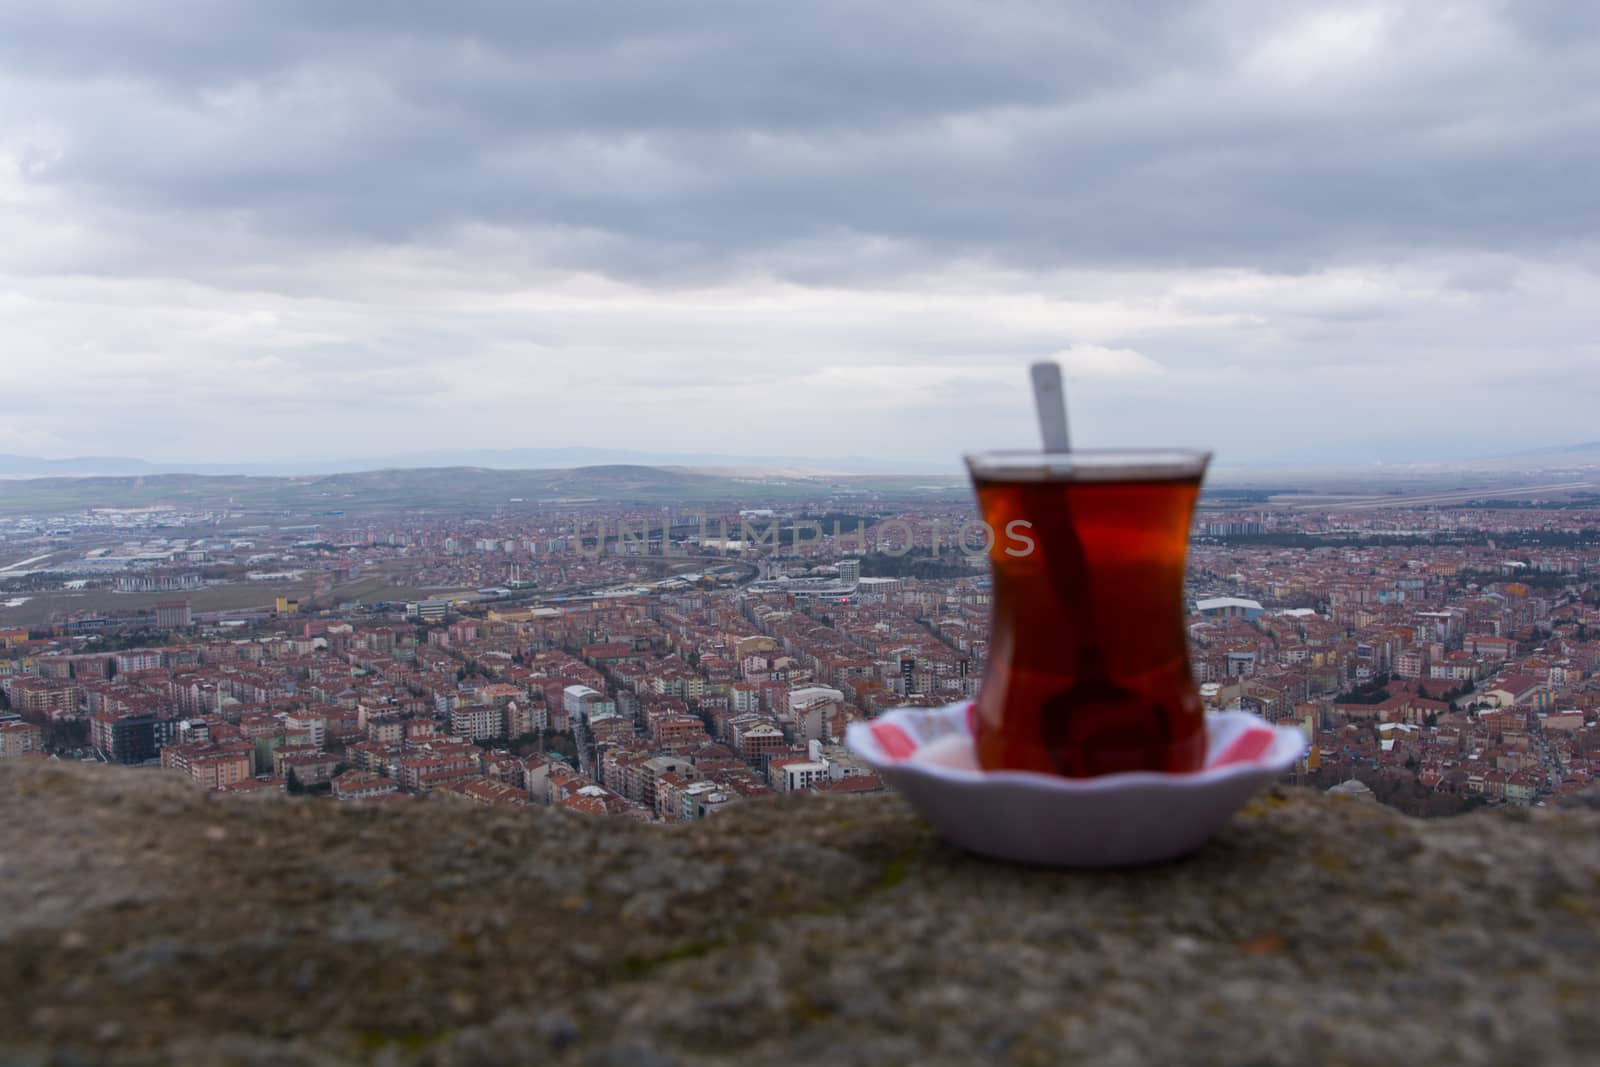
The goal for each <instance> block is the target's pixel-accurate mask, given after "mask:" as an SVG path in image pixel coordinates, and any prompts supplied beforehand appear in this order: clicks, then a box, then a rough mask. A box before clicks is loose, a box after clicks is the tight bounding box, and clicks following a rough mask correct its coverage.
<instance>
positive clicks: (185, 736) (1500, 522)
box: [0, 481, 1600, 821]
mask: <svg viewBox="0 0 1600 1067" xmlns="http://www.w3.org/2000/svg"><path fill="white" fill-rule="evenodd" d="M1536 490H1537V491H1529V490H1527V489H1522V490H1519V491H1516V492H1509V493H1504V494H1497V493H1494V492H1490V491H1477V490H1474V491H1473V492H1468V493H1465V494H1462V493H1455V494H1451V493H1446V492H1439V491H1437V488H1435V489H1429V488H1427V487H1425V486H1423V487H1412V488H1410V489H1408V490H1407V491H1406V492H1403V493H1401V492H1398V491H1396V493H1395V494H1392V495H1380V496H1377V497H1372V496H1367V497H1357V496H1354V495H1351V494H1344V495H1342V496H1341V495H1328V494H1324V495H1322V496H1318V495H1315V494H1312V493H1309V492H1306V491H1304V490H1300V491H1283V492H1277V491H1268V490H1262V491H1243V490H1221V491H1218V492H1216V493H1212V494H1208V496H1207V497H1206V498H1205V499H1204V500H1203V502H1202V506H1201V508H1200V510H1199V512H1198V515H1197V518H1196V522H1195V526H1194V529H1193V535H1192V541H1191V546H1190V552H1189V571H1188V589H1187V594H1186V595H1187V597H1188V600H1187V605H1186V606H1187V609H1188V618H1187V626H1188V633H1189V637H1190V641H1191V656H1192V664H1193V669H1194V677H1195V682H1196V684H1197V685H1198V686H1199V687H1200V690H1201V693H1202V695H1203V697H1204V699H1205V702H1206V704H1207V706H1208V707H1211V708H1218V709H1221V708H1242V709H1246V710H1249V711H1253V712H1256V713H1258V714H1260V715H1262V716H1264V717H1266V718H1268V719H1270V720H1273V721H1275V722H1290V723H1294V724H1295V725H1297V726H1299V727H1300V728H1302V729H1303V730H1304V731H1305V732H1306V734H1307V737H1308V739H1309V740H1310V742H1311V746H1310V751H1309V755H1308V757H1307V758H1306V759H1305V760H1304V761H1303V763H1302V765H1301V766H1300V767H1299V768H1297V769H1296V771H1295V772H1294V774H1293V777H1294V778H1295V779H1296V780H1299V781H1302V782H1306V783H1310V784H1313V785H1317V786H1320V787H1323V788H1332V789H1337V790H1340V791H1342V792H1350V793H1356V794H1358V795H1361V796H1370V797H1371V798H1373V799H1375V800H1377V801H1380V802H1383V803H1387V804H1391V805H1393V806H1395V807H1398V808H1401V809H1402V810H1405V811H1408V812H1411V813H1413V814H1422V815H1434V814H1449V813H1453V812H1457V811H1462V810H1466V809H1468V808H1472V807H1476V806H1481V805H1486V804H1520V805H1526V804H1538V803H1542V802H1544V801H1546V800H1547V799H1549V798H1551V797H1553V796H1556V795H1559V794H1563V793H1567V792H1574V791H1578V790H1581V789H1582V788H1583V787H1584V786H1585V785H1586V784H1587V783H1589V782H1590V781H1591V780H1592V779H1593V777H1594V775H1595V773H1596V772H1597V770H1600V727H1597V725H1596V716H1597V714H1600V497H1597V496H1596V495H1595V493H1594V490H1593V488H1592V486H1591V484H1590V483H1586V482H1581V481H1580V482H1559V483H1552V484H1548V485H1541V486H1538V487H1536ZM791 496H792V494H791ZM425 504H426V502H425V501H422V502H420V503H419V504H418V506H417V507H414V508H402V507H394V506H392V505H390V504H387V503H386V504H385V505H384V506H383V507H381V508H377V507H372V508H364V509H359V510H358V509H354V508H351V509H347V510H343V511H332V510H326V509H323V510H300V511H291V510H284V509H277V508H271V507H265V506H260V507H253V508H250V507H246V508H233V507H228V506H215V505H212V504H204V505H193V504H186V503H184V502H183V501H182V500H174V501H172V502H168V503H158V504H150V505H148V506H139V507H124V508H97V507H83V508H73V509H71V510H61V511H51V510H25V509H24V510H17V509H12V510H11V511H9V512H7V513H4V514H0V694H3V698H4V699H3V702H0V720H3V721H0V757H6V758H11V757H19V758H59V759H76V760H89V761H103V762H108V763H117V764H132V765H148V766H150V767H152V768H161V770H153V771H152V772H151V773H166V774H175V775H185V776H188V777H190V778H192V779H194V780H195V781H196V782H199V783H201V784H202V785H204V786H205V787H208V788H211V789H216V790H220V791H225V792H230V793H237V792H249V793H263V794H268V793H279V792H284V791H287V792H291V793H314V794H326V795H328V796H330V797H331V798H332V799H333V800H335V801H341V802H342V801H362V802H377V801H385V802H394V801H399V800H402V799H403V798H405V797H406V796H407V795H408V794H417V793H432V794H438V795H444V796H449V797H454V798H458V799H460V800H462V801H464V802H473V803H480V804H512V805H525V804H538V805H551V806H556V807H563V808H568V809H573V810H577V811H583V812H592V813H611V814H615V815H622V816H627V817H632V818H637V819H646V820H664V821H677V820H692V819H697V818H702V817H704V816H706V815H708V814H710V813H713V812H716V811H718V810H719V809H722V808H724V807H726V806H727V805H729V804H737V803H741V802H743V801H745V800H747V799H749V798H751V797H754V796H760V795H764V794H769V793H790V792H797V791H803V790H811V791H818V792H867V791H875V790H878V789H881V788H882V783H881V782H880V781H879V779H878V778H877V777H876V776H875V775H873V774H872V773H871V770H870V768H868V767H866V766H864V765H862V764H861V763H859V762H858V761H857V760H856V759H854V758H853V757H852V756H851V754H850V753H849V752H848V751H847V750H846V748H845V747H844V746H843V744H842V739H843V735H844V729H845V726H846V724H847V723H848V722H850V721H851V720H853V719H859V718H870V717H872V716H874V715H877V714H879V713H881V712H882V711H884V710H885V709H888V708H891V707H895V706H903V705H939V704H945V703H951V702H956V701H961V700H964V699H967V698H970V697H971V696H972V695H973V694H974V693H975V691H976V688H977V686H978V684H979V681H980V678H981V676H982V673H983V668H984V664H985V658H986V653H987V650H988V648H987V646H988V636H989V634H988V627H989V611H990V603H989V597H990V592H989V578H988V564H987V560H986V557H985V556H984V555H983V554H982V553H981V552H979V551H976V550H975V548H976V547H981V546H975V542H981V540H982V533H981V529H975V520H976V518H977V516H976V513H975V511H974V510H973V507H972V504H971V501H970V496H969V495H968V494H967V493H966V491H965V490H964V489H963V488H952V487H948V486H946V487H938V486H935V487H918V488H917V489H915V490H914V491H913V490H912V489H910V488H906V487H899V488H895V489H893V490H890V489H884V490H873V489H870V488H861V487H859V486H853V487H851V488H848V489H837V490H828V489H825V488H824V489H819V490H818V491H817V492H816V493H815V494H814V495H813V498H812V499H788V500H785V501H784V502H782V503H776V504H775V503H773V502H772V501H771V500H770V498H768V497H767V496H764V495H763V493H762V492H761V491H760V489H759V487H758V486H756V487H752V488H751V490H750V492H749V499H747V500H742V499H737V498H729V499H725V500H715V501H705V500H697V501H695V502H693V504H692V506H691V505H683V506H674V505H672V504H665V505H663V504H661V503H658V502H655V501H652V502H650V503H648V504H642V503H636V502H635V503H629V502H616V501H610V502H608V501H602V500H597V499H582V498H568V499H549V500H534V499H506V500H505V501H504V502H503V503H501V504H499V505H497V506H494V507H490V508H482V509H474V508H466V507H464V508H462V509H461V510H460V511H448V510H429V509H428V508H427V507H426V506H425Z"/></svg>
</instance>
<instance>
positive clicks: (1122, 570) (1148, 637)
mask: <svg viewBox="0 0 1600 1067" xmlns="http://www.w3.org/2000/svg"><path fill="white" fill-rule="evenodd" d="M1210 458H1211V456H1210V453H1208V452H1191V451H1178V450H1173V451H1153V450H1152V451H1144V450H1126V451H1099V450H1089V451H1081V452H1080V451H1074V452H988V453H982V454H979V455H972V456H968V457H967V467H968V469H969V470H970V471H971V473H972V481H973V484H974V486H975V487H976V489H977V494H978V506H979V508H980V509H981V510H982V512H983V518H984V521H985V523H986V524H987V525H988V528H989V530H990V531H991V534H990V536H989V538H988V540H989V559H990V562H991V563H992V565H993V570H994V597H993V600H994V603H993V612H994V625H993V628H992V631H991V635H990V641H989V656H988V662H987V665H986V666H985V668H984V675H983V681H982V684H981V686H980V689H979V693H978V700H977V724H976V730H977V745H978V762H979V763H980V764H981V765H982V766H983V768H984V769H985V770H1030V771H1043V772H1045V773H1048V774H1063V775H1069V776H1072V777H1089V776H1094V775H1101V774H1112V773H1115V772H1119V771H1169V772H1181V771H1194V770H1198V769H1199V768H1200V765H1201V763H1202V761H1203V759H1204V757H1205V748H1206V733H1205V715H1204V712H1203V711H1202V709H1201V705H1200V697H1199V694H1198V693H1197V692H1196V691H1195V684H1194V679H1193V676H1192V674H1191V672H1190V669H1189V649H1188V641H1187V637H1186V634H1185V633H1184V626H1183V619H1184V612H1183V568H1184V553H1185V551H1186V550H1187V548H1188V542H1189V523H1190V520H1191V518H1192V517H1193V514H1194V506H1195V501H1196V499H1197V498H1198V496H1199V494H1200V481H1201V479H1202V477H1204V475H1205V469H1206V464H1207V463H1208V462H1209V461H1210Z"/></svg>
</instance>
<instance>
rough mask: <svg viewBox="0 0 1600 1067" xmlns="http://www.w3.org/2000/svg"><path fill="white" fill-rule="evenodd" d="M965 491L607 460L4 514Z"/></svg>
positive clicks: (9, 501) (369, 476) (211, 477)
mask: <svg viewBox="0 0 1600 1067" xmlns="http://www.w3.org/2000/svg"><path fill="white" fill-rule="evenodd" d="M965 492H967V488H966V480H965V479H964V478H960V477H945V478H940V477H937V476H930V475H917V476H892V477H891V476H883V475H848V476H818V475H804V476H756V475H739V474H730V473H708V472H704V471H694V470H685V469H682V468H676V467H648V466H642V465H637V464H603V465H599V466H593V467H576V468H572V469H569V470H520V471H515V470H513V471H506V470H491V469H488V468H483V467H424V468H420V469H404V470H402V469H390V470H372V471H358V472H353V473H347V474H328V475H307V476H301V477H292V478H291V477H263V476H249V475H215V474H152V475H139V476H121V477H104V476H99V477H85V478H28V479H11V480H0V511H4V512H11V513H16V512H44V513H49V512H69V511H80V510H82V509H84V508H88V507H103V508H138V507H155V506H159V505H170V506H173V507H177V508H180V509H194V510H217V509H221V508H231V509H234V510H260V509H266V510H282V511H292V512H303V513H318V512H327V511H395V510H408V511H430V510H454V511H484V510H490V509H495V508H500V507H505V506H508V505H513V504H516V503H521V504H527V505H536V504H539V503H541V502H544V503H552V502H557V501H566V500H597V501H602V502H606V503H632V502H637V503H642V504H663V505H664V504H686V505H693V504H696V503H709V502H713V501H717V502H728V503H731V502H735V501H737V502H755V501H772V502H784V501H804V500H821V499H824V498H827V497H831V496H835V495H838V494H841V493H851V494H857V495H861V494H872V493H888V494H895V495H916V496H922V497H926V496H928V495H929V494H932V493H941V494H942V493H951V494H960V493H965Z"/></svg>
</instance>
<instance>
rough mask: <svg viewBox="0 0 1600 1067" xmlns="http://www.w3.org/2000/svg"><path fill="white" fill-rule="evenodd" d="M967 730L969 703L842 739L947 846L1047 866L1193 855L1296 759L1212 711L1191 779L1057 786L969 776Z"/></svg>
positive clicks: (1290, 737)
mask: <svg viewBox="0 0 1600 1067" xmlns="http://www.w3.org/2000/svg"><path fill="white" fill-rule="evenodd" d="M973 725H974V706H973V704H972V702H971V701H962V702H960V703H958V704H948V705H946V706H944V707H942V708H896V709H894V710H893V711H889V712H886V713H884V714H883V715H881V716H880V717H878V718H876V719H873V720H871V721H868V722H854V723H851V724H850V728H849V731H848V736H847V740H848V742H849V745H850V748H851V749H852V750H853V751H854V752H855V753H856V754H857V755H858V756H860V757H861V758H862V759H863V760H865V761H866V762H868V763H870V764H872V766H873V767H874V768H876V769H877V771H878V772H879V774H881V775H882V776H883V779H884V781H886V782H888V783H889V784H890V785H892V786H894V787H895V789H897V790H898V791H899V792H900V793H901V794H902V795H904V796H905V798H906V800H907V801H909V802H910V804H911V806H912V807H914V808H916V809H917V811H918V812H919V813H920V814H921V815H922V816H923V817H924V818H926V819H927V820H928V821H929V822H930V823H932V824H933V825H934V826H935V827H936V828H938V829H939V831H940V832H942V833H943V834H944V835H945V836H946V837H948V838H949V839H950V840H951V841H953V842H955V843H956V844H958V845H961V846H962V847H963V848H967V849H971V850H972V851H974V852H979V853H983V854H984V855H988V856H994V857H996V858H999V859H1006V860H1014V861H1017V862H1020V863H1033V864H1042V865H1047V866H1055V867H1116V866H1128V865H1133V864H1140V863H1154V862H1158V861H1160V860H1167V859H1173V858H1175V857H1177V856H1182V855H1185V854H1186V853H1189V852H1193V851H1194V850H1195V849H1197V848H1199V847H1200V846H1201V845H1202V844H1204V843H1205V842H1206V840H1207V839H1208V838H1210V837H1211V836H1212V835H1213V834H1214V833H1216V832H1217V831H1218V830H1220V829H1221V828H1222V826H1223V825H1224V824H1225V823H1226V822H1227V821H1228V819H1229V818H1230V817H1232V815H1233V813H1234V812H1235V811H1237V810H1238V809H1239V808H1240V807H1242V806H1243V805H1244V803H1245V802H1246V801H1247V800H1249V799H1250V797H1251V796H1252V795H1254V794H1255V793H1256V791H1257V790H1259V789H1261V788H1262V787H1263V786H1265V785H1267V784H1269V783H1270V782H1271V781H1272V780H1273V779H1275V778H1277V777H1278V776H1279V775H1280V774H1283V773H1284V772H1285V771H1287V770H1288V769H1289V768H1291V767H1293V766H1294V764H1295V763H1296V762H1297V761H1298V760H1299V759H1300V757H1301V756H1302V755H1304V754H1305V750H1306V741H1305V735H1304V733H1302V732H1301V730H1300V729H1299V728H1298V727H1295V726H1273V725H1272V724H1270V723H1268V722H1266V721H1265V720H1263V719H1261V718H1259V717H1257V716H1255V715H1251V714H1249V713H1247V712H1242V711H1222V712H1212V713H1209V714H1208V715H1207V716H1206V735H1207V736H1206V760H1205V765H1204V766H1203V767H1202V768H1201V769H1200V770H1198V771H1195V772H1193V773H1192V774H1165V773H1161V772H1157V771H1135V772H1131V773H1127V774H1108V775H1103V776H1101V777H1098V778H1063V777H1059V776H1056V775H1049V774H1039V773H1036V772H1033V771H984V770H981V769H979V768H978V767H977V761H976V756H975V753H974V752H973V751H972V731H973ZM935 742H937V744H935Z"/></svg>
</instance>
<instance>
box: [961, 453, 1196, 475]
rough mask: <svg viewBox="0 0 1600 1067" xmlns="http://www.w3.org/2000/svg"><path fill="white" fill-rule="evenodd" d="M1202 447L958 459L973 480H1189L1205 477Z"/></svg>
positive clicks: (983, 455) (973, 455)
mask: <svg viewBox="0 0 1600 1067" xmlns="http://www.w3.org/2000/svg"><path fill="white" fill-rule="evenodd" d="M1211 456H1212V453H1211V452H1210V451H1209V450H1207V449H1202V448H1085V449H1073V450H1072V451H1070V452H1050V451H1045V450H1043V449H1026V448H1003V449H991V450H988V451H984V452H969V453H967V454H966V455H965V456H963V457H962V458H963V459H964V460H965V461H966V464H967V471H968V473H969V474H970V475H971V476H972V477H973V478H974V479H984V480H987V481H1007V482H1024V481H1026V482H1055V481H1061V482H1080V481H1081V482H1088V481H1094V482H1136V481H1137V482H1143V481H1151V482H1154V481H1191V480H1198V479H1200V478H1202V477H1204V476H1205V472H1206V467H1207V466H1208V465H1209V464H1210V462H1211Z"/></svg>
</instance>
